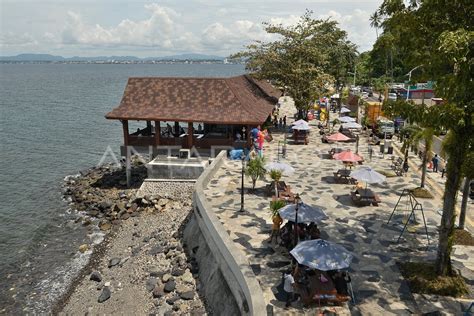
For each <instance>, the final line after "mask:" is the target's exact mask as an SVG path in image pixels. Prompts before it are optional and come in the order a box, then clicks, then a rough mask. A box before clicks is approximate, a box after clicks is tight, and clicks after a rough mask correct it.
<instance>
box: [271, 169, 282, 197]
mask: <svg viewBox="0 0 474 316" xmlns="http://www.w3.org/2000/svg"><path fill="white" fill-rule="evenodd" d="M281 176H282V172H281V170H277V169H272V170H270V178H272V180H273V183H274V185H275V196H276V197H278V182H279V181H280V179H281Z"/></svg>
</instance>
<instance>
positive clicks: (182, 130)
mask: <svg viewBox="0 0 474 316" xmlns="http://www.w3.org/2000/svg"><path fill="white" fill-rule="evenodd" d="M183 134H186V132H185V131H184V128H183V127H182V126H181V127H180V128H179V135H183Z"/></svg>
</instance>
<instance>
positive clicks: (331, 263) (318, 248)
mask: <svg viewBox="0 0 474 316" xmlns="http://www.w3.org/2000/svg"><path fill="white" fill-rule="evenodd" d="M290 253H291V255H292V256H293V257H294V258H295V259H296V261H298V263H299V264H302V265H305V266H307V267H310V268H313V269H318V270H321V271H330V270H340V269H345V268H348V267H349V265H350V264H351V261H352V258H353V257H354V256H353V254H352V253H350V252H349V251H347V250H346V248H344V247H342V246H340V245H338V244H335V243H332V242H330V241H327V240H324V239H315V240H307V241H302V242H300V243H299V244H298V245H297V246H296V247H295V248H293V250H291V251H290Z"/></svg>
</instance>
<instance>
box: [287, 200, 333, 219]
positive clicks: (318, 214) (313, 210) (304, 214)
mask: <svg viewBox="0 0 474 316" xmlns="http://www.w3.org/2000/svg"><path fill="white" fill-rule="evenodd" d="M278 212H279V213H280V216H281V218H283V219H287V220H289V221H292V222H294V221H295V217H296V204H288V205H286V206H284V207H282V208H281V209H280V210H279V211H278ZM326 218H328V217H327V216H326V214H325V213H324V211H323V210H322V209H321V208H320V207H317V206H311V205H308V204H305V203H299V204H298V223H311V222H320V221H322V220H323V219H326Z"/></svg>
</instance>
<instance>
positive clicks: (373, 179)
mask: <svg viewBox="0 0 474 316" xmlns="http://www.w3.org/2000/svg"><path fill="white" fill-rule="evenodd" d="M350 176H351V177H352V178H354V179H356V180H359V181H363V182H365V183H382V182H384V181H385V176H384V175H382V174H380V173H378V172H377V171H375V170H374V169H372V168H371V167H369V166H360V167H359V168H357V169H356V170H354V171H352V172H351V174H350Z"/></svg>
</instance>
